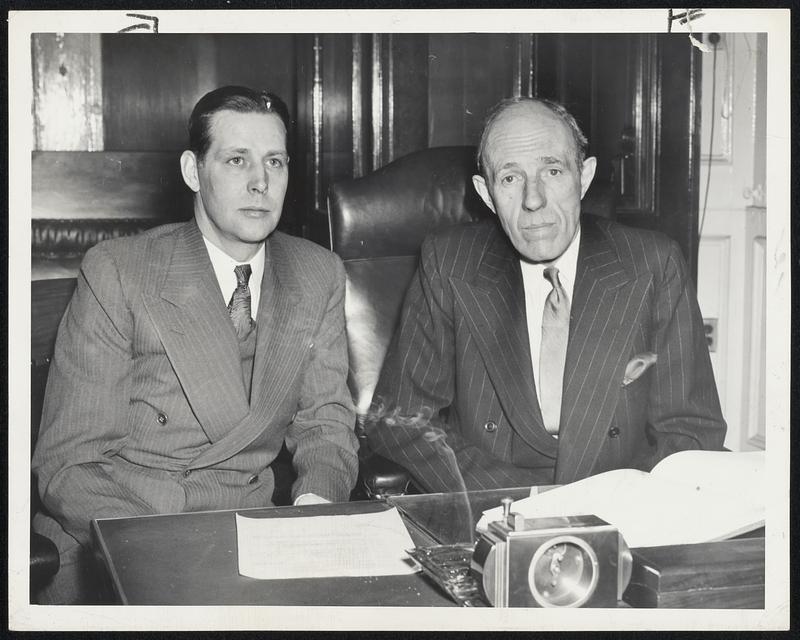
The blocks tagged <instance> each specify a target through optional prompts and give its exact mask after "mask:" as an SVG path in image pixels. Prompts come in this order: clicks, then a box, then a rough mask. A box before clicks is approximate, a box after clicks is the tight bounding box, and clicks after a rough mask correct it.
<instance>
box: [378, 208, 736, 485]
mask: <svg viewBox="0 0 800 640" xmlns="http://www.w3.org/2000/svg"><path fill="white" fill-rule="evenodd" d="M581 229H582V232H581V244H580V248H579V256H578V265H577V274H576V280H575V287H574V291H573V300H572V306H571V317H570V333H569V342H568V347H567V357H566V368H565V373H564V388H563V400H562V406H561V423H560V424H561V428H560V432H559V437H558V438H557V439H556V438H553V437H552V436H551V435H548V433H547V432H546V431H545V428H544V426H543V423H542V415H541V410H540V408H539V404H538V401H537V399H536V392H535V387H534V378H533V371H532V367H531V357H530V346H529V342H528V329H527V323H526V319H525V299H524V290H523V285H522V274H521V270H520V266H519V256H518V254H517V253H516V252H515V251H514V249H513V247H512V245H511V244H510V242H509V241H508V239H507V238H506V236H505V234H504V233H503V232H502V230H501V229H500V227H499V226H498V225H497V224H496V223H495V222H494V221H493V220H489V221H485V222H479V223H474V224H468V225H462V226H458V227H453V228H451V229H449V230H447V231H444V232H441V233H440V234H438V235H435V236H432V237H429V238H428V239H426V241H425V243H424V244H423V247H422V256H421V261H420V266H419V269H418V271H417V274H416V276H415V278H414V280H413V281H412V284H411V287H410V289H409V291H408V293H407V296H406V300H405V303H404V308H403V312H402V317H401V321H400V326H399V328H398V331H397V333H396V334H395V337H394V339H393V341H392V345H391V346H390V348H389V352H388V354H387V359H386V361H385V364H384V368H383V371H382V374H381V378H380V381H379V383H378V387H377V388H376V392H375V396H374V399H375V400H374V404H373V415H372V420H371V421H370V423H369V424H368V430H367V433H368V438H369V442H370V444H371V446H372V448H373V449H374V450H375V451H377V452H378V453H381V454H382V455H385V456H387V457H390V458H392V459H394V460H396V461H397V462H399V463H400V464H402V465H404V466H406V467H407V468H408V469H409V470H410V471H411V473H412V474H413V476H414V477H415V479H416V480H417V481H418V483H419V484H420V485H421V486H422V487H423V488H424V489H426V490H428V491H447V490H458V489H461V488H463V487H464V486H466V488H467V489H481V488H492V487H503V486H527V485H532V484H542V483H552V482H556V483H566V482H571V481H574V480H578V479H580V478H583V477H586V476H589V475H593V474H595V473H599V472H602V471H606V470H609V469H615V468H623V467H634V468H640V469H644V470H649V469H650V468H652V466H653V465H654V464H655V463H656V462H658V460H660V459H661V458H663V457H665V456H667V455H669V454H670V453H673V452H675V451H679V450H682V449H698V448H701V449H719V448H721V447H722V443H723V439H724V435H725V429H726V426H725V422H724V420H723V418H722V415H721V411H720V406H719V399H718V396H717V390H716V386H715V383H714V377H713V373H712V370H711V363H710V359H709V355H708V348H707V346H706V342H705V334H704V331H703V324H702V319H701V316H700V311H699V308H698V305H697V300H696V296H695V293H694V290H693V285H692V282H691V279H690V277H689V275H688V273H687V269H686V265H685V262H684V260H683V258H682V256H681V253H680V249H679V248H678V246H677V244H676V243H674V242H672V241H671V240H669V239H667V238H666V237H665V236H663V235H660V234H657V233H654V232H650V231H642V230H637V229H632V228H628V227H624V226H622V225H619V224H616V223H613V222H611V221H608V220H605V219H602V218H594V217H592V216H583V218H582V220H581ZM647 351H652V352H654V353H656V354H657V357H658V360H657V363H656V364H655V365H654V366H652V367H650V369H648V370H647V371H646V372H645V374H644V375H642V376H641V377H640V378H638V379H637V380H635V381H634V382H632V383H630V384H628V385H627V386H623V384H622V381H623V374H624V371H625V368H626V365H627V363H628V362H629V361H630V360H631V359H632V358H633V357H634V356H635V355H637V354H639V353H642V352H647ZM456 467H457V468H458V470H459V473H456V472H455V471H454V468H456Z"/></svg>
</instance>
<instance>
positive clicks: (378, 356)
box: [328, 147, 492, 414]
mask: <svg viewBox="0 0 800 640" xmlns="http://www.w3.org/2000/svg"><path fill="white" fill-rule="evenodd" d="M476 171H477V168H476V163H475V148H474V147H437V148H432V149H424V150H422V151H417V152H415V153H412V154H409V155H407V156H404V157H402V158H399V159H397V160H395V161H394V162H391V163H390V164H388V165H386V166H384V167H382V168H381V169H379V170H377V171H375V172H373V173H371V174H369V175H367V176H364V177H362V178H356V179H353V180H347V181H344V182H339V183H337V184H335V185H333V187H332V188H331V191H330V194H329V198H328V211H329V214H330V227H331V229H330V230H331V245H332V249H333V250H334V251H335V252H336V253H337V254H338V255H339V256H340V257H341V258H342V260H343V261H344V266H345V271H346V273H347V298H346V301H345V316H346V320H347V338H348V346H349V352H350V375H349V379H348V384H349V386H350V391H351V392H352V394H353V398H354V400H355V403H356V408H357V410H358V412H359V414H364V413H366V411H367V410H368V408H369V405H370V403H371V401H372V393H373V391H374V390H375V386H376V385H377V382H378V376H379V375H380V371H381V367H382V365H383V360H384V357H385V356H386V350H387V348H388V346H389V342H390V340H391V338H392V335H393V333H394V330H395V328H396V326H397V322H398V320H399V317H400V309H401V306H402V302H403V298H404V296H405V292H406V289H407V288H408V285H409V283H410V282H411V278H412V277H413V275H414V271H415V269H416V267H417V262H418V258H419V250H420V246H421V244H422V241H423V240H424V238H425V236H427V235H428V234H429V233H431V232H433V231H436V230H438V229H441V228H444V227H447V226H450V225H454V224H459V223H464V222H470V221H474V220H479V219H481V218H485V217H487V216H490V215H492V213H491V211H490V210H489V209H488V208H487V207H486V205H484V203H483V201H482V200H481V199H480V197H479V196H478V194H477V193H476V192H475V190H474V188H473V186H472V175H473V174H475V173H476Z"/></svg>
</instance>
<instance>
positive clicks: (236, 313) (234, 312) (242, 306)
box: [228, 264, 253, 339]
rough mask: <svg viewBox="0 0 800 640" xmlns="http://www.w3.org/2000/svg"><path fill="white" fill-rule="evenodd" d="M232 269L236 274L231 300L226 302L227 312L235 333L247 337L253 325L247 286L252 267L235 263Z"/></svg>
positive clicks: (240, 336)
mask: <svg viewBox="0 0 800 640" xmlns="http://www.w3.org/2000/svg"><path fill="white" fill-rule="evenodd" d="M233 271H234V273H235V274H236V289H234V290H233V295H232V296H231V301H230V302H229V303H228V313H230V314H231V321H232V322H233V326H234V328H235V329H236V335H237V336H239V339H242V338H245V337H247V334H248V333H249V332H250V329H251V328H252V325H253V318H252V316H251V314H250V287H249V286H247V283H248V281H249V280H250V274H251V273H252V269H251V268H250V265H249V264H240V265H236V268H235V269H234V270H233Z"/></svg>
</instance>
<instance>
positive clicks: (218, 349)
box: [144, 222, 249, 442]
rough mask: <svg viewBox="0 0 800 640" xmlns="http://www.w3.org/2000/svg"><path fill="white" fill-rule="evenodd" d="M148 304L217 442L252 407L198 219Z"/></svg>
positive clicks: (171, 357)
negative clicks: (156, 293) (243, 382)
mask: <svg viewBox="0 0 800 640" xmlns="http://www.w3.org/2000/svg"><path fill="white" fill-rule="evenodd" d="M144 302H145V307H146V308H147V311H148V312H149V314H150V317H151V319H152V320H153V323H154V325H155V327H156V330H157V331H158V333H159V336H160V338H161V342H162V344H163V345H164V349H165V351H166V353H167V357H168V358H169V360H170V362H171V363H172V366H173V368H174V369H175V373H176V375H177V376H178V379H179V380H180V383H181V386H182V388H183V391H184V393H185V394H186V397H187V399H188V401H189V404H190V405H191V407H192V410H193V411H194V413H195V415H196V416H197V419H198V421H199V422H200V424H201V425H202V427H203V429H204V430H205V432H206V435H207V436H208V438H209V440H211V442H216V441H217V440H219V439H221V438H222V437H224V436H225V434H226V433H228V432H229V431H230V429H231V426H232V425H234V424H237V423H238V422H240V421H241V420H242V419H244V418H245V416H246V415H247V413H248V412H249V405H248V402H247V397H246V395H245V390H244V386H243V384H242V369H241V360H240V357H239V346H238V342H237V339H236V333H235V331H234V329H233V325H232V324H231V321H230V317H229V316H228V311H227V308H226V305H225V301H224V300H223V299H222V294H221V292H220V289H219V283H218V281H217V278H216V275H215V273H214V269H213V267H212V265H211V260H210V258H209V257H208V251H207V250H206V247H205V243H204V242H203V236H202V234H201V233H200V230H199V229H198V228H197V225H196V224H195V223H194V222H190V223H187V225H186V226H185V227H184V228H183V229H182V230H181V234H180V235H179V237H178V238H177V241H176V243H175V248H174V250H173V254H172V260H171V262H170V265H169V268H168V270H167V274H166V277H165V279H164V283H163V286H162V288H161V291H160V294H159V296H157V297H156V296H148V297H146V298H145V301H144Z"/></svg>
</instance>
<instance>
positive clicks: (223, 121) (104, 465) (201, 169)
mask: <svg viewBox="0 0 800 640" xmlns="http://www.w3.org/2000/svg"><path fill="white" fill-rule="evenodd" d="M288 122H289V118H288V112H287V111H286V107H285V106H284V105H283V103H282V102H281V101H280V99H279V98H277V96H274V95H271V94H268V93H264V92H256V91H253V90H250V89H246V88H243V87H223V88H221V89H217V90H215V91H212V92H211V93H209V94H207V95H206V96H204V97H203V98H202V99H201V100H200V101H199V102H198V104H197V106H196V107H195V109H194V111H193V113H192V116H191V119H190V122H189V137H190V150H188V151H185V152H184V153H183V156H182V157H181V169H182V173H183V177H184V180H185V181H186V184H187V185H188V186H189V187H190V188H191V189H192V190H193V191H194V192H195V198H194V220H192V221H191V222H188V223H185V224H175V225H167V226H162V227H159V228H157V229H154V230H151V231H149V232H146V233H144V234H141V235H139V236H137V237H134V238H128V239H120V240H112V241H108V242H104V243H101V244H99V245H97V246H96V247H94V248H93V249H92V250H90V251H89V252H88V253H87V255H86V258H85V259H84V261H83V264H82V266H81V271H80V274H79V276H78V284H77V289H76V292H75V294H74V297H73V299H72V301H71V303H70V305H69V308H68V309H67V312H66V314H65V317H64V319H63V321H62V323H61V326H60V328H59V334H58V339H57V343H56V350H55V356H54V359H53V362H52V365H51V370H50V377H49V380H48V386H47V392H46V398H45V405H44V414H43V418H42V425H41V431H40V437H39V441H38V444H37V447H36V451H35V453H34V457H33V469H34V471H35V473H36V474H37V475H38V480H39V490H40V493H41V496H42V502H43V504H44V505H45V507H46V509H47V513H40V514H37V515H36V517H35V520H34V526H35V528H36V529H37V530H39V531H40V532H42V533H44V534H45V535H48V536H49V537H51V539H53V540H54V541H55V542H56V544H57V546H58V547H59V551H60V553H61V561H62V566H61V569H60V571H59V572H58V574H56V577H55V580H54V583H53V584H51V585H50V586H49V587H48V588H47V589H46V590H45V592H44V593H43V594H42V600H43V601H44V602H59V603H69V602H80V601H87V600H91V599H93V598H94V597H96V595H95V593H93V588H94V587H93V581H92V578H93V575H92V569H91V564H90V563H89V562H87V561H86V560H85V558H84V556H85V553H86V549H87V548H88V546H89V543H90V534H89V525H90V521H91V519H93V518H107V517H117V516H134V515H141V514H155V513H169V512H180V511H198V510H206V509H226V508H240V507H263V506H270V505H271V504H272V495H273V489H274V486H275V485H274V480H273V473H272V470H271V468H270V464H271V463H272V462H273V460H274V459H275V457H276V455H277V454H278V452H279V451H280V449H281V447H282V446H283V444H284V443H285V444H286V446H287V448H288V449H289V451H290V452H291V453H292V454H293V464H294V467H295V470H296V471H297V480H296V481H295V482H294V485H293V486H292V489H291V493H292V498H293V499H294V501H295V503H296V504H304V503H310V502H320V501H346V500H348V498H349V494H350V490H351V489H352V487H353V485H354V483H355V477H356V473H357V470H358V461H357V456H356V439H355V436H354V433H353V427H354V424H355V414H354V411H353V407H352V401H351V398H350V395H349V392H348V390H347V386H346V377H347V347H346V342H345V333H344V269H343V267H342V264H341V261H340V260H339V259H338V258H337V257H336V256H335V255H333V254H332V253H330V252H328V251H326V250H324V249H322V248H321V247H318V246H317V245H314V244H312V243H310V242H307V241H305V240H300V239H298V238H292V237H289V236H286V235H283V234H281V233H280V232H278V231H274V229H275V226H276V224H277V223H278V220H279V218H280V215H281V209H282V206H283V200H284V195H285V192H286V185H287V179H288V166H287V165H288V160H289V158H288V154H287V144H286V137H287V126H288ZM229 300H230V303H228V301H229ZM226 305H227V308H226Z"/></svg>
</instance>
